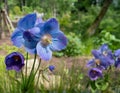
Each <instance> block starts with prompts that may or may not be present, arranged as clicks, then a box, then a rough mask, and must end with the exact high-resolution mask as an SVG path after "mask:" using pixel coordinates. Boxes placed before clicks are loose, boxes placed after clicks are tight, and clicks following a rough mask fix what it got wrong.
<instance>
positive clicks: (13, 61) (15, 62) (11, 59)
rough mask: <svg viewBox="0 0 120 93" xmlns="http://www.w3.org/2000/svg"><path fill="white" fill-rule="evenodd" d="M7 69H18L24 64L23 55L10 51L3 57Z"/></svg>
mask: <svg viewBox="0 0 120 93" xmlns="http://www.w3.org/2000/svg"><path fill="white" fill-rule="evenodd" d="M5 64H6V69H7V70H16V71H20V70H21V69H22V67H23V66H24V56H23V55H22V54H21V53H19V52H12V53H10V54H9V55H7V56H6V57H5Z"/></svg>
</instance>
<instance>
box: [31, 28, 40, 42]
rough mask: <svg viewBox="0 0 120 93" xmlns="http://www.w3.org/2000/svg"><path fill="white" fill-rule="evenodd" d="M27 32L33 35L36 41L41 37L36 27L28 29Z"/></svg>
mask: <svg viewBox="0 0 120 93" xmlns="http://www.w3.org/2000/svg"><path fill="white" fill-rule="evenodd" d="M29 32H30V33H31V34H32V35H33V39H34V40H36V41H38V40H39V39H40V37H41V35H40V29H39V28H38V27H34V28H32V29H30V30H29Z"/></svg>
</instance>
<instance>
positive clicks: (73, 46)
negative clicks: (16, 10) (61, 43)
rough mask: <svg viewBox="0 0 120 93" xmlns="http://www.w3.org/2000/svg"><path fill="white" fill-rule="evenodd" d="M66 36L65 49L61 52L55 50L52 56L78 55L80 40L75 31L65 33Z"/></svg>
mask: <svg viewBox="0 0 120 93" xmlns="http://www.w3.org/2000/svg"><path fill="white" fill-rule="evenodd" d="M67 38H68V45H67V47H66V49H64V50H63V51H61V52H55V53H54V56H57V57H61V56H68V57H70V56H78V55H80V54H81V48H82V44H81V40H80V38H79V37H78V36H77V35H76V34H75V33H69V34H68V35H67Z"/></svg>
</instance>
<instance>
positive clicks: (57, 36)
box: [50, 32, 68, 51]
mask: <svg viewBox="0 0 120 93" xmlns="http://www.w3.org/2000/svg"><path fill="white" fill-rule="evenodd" d="M67 43H68V40H67V38H66V36H65V35H64V34H63V33H61V32H59V33H54V34H52V43H51V44H50V48H51V50H53V51H60V50H62V49H64V48H66V46H67Z"/></svg>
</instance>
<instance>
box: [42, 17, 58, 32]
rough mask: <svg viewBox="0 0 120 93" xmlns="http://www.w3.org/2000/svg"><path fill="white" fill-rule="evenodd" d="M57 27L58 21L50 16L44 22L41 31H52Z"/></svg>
mask: <svg viewBox="0 0 120 93" xmlns="http://www.w3.org/2000/svg"><path fill="white" fill-rule="evenodd" d="M58 29H59V24H58V21H57V20H56V19H55V18H51V19H49V20H47V21H46V22H45V23H44V26H43V28H42V31H44V32H45V33H52V31H54V30H58Z"/></svg>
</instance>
